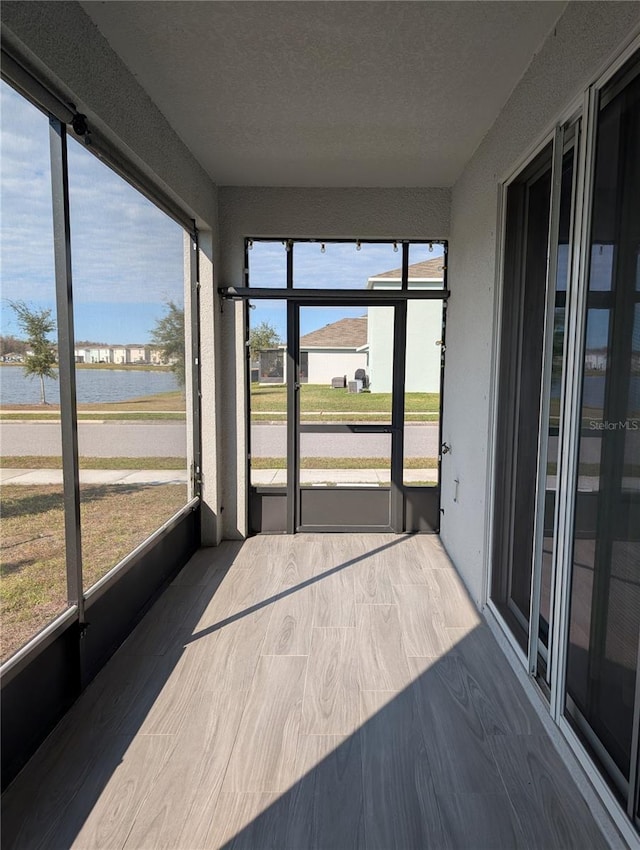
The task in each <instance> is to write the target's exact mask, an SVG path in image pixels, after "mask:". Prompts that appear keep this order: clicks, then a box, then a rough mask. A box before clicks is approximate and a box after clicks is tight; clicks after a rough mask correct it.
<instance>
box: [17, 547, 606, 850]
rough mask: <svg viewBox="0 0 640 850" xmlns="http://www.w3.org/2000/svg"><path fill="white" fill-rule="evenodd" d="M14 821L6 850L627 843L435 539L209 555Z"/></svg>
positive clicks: (104, 686)
mask: <svg viewBox="0 0 640 850" xmlns="http://www.w3.org/2000/svg"><path fill="white" fill-rule="evenodd" d="M2 814H3V818H2V846H3V848H4V850H13V848H16V850H17V849H18V848H21V849H22V848H24V850H31V848H33V849H34V850H35V848H50V849H51V850H63V849H64V848H78V850H79V849H80V848H82V850H94V848H95V850H98V848H126V850H159V848H177V849H178V850H201V848H202V849H203V850H204V848H207V850H217V848H224V850H231V848H246V850H269V848H273V850H361V849H362V850H413V848H415V850H418V848H419V850H427V849H428V850H432V848H433V850H435V848H446V850H456V848H460V850H489V848H490V849H491V850H500V848H505V850H514V848H532V850H533V848H540V850H567V848H576V850H584V848H587V847H588V848H590V850H597V849H598V848H605V847H607V844H606V842H605V840H604V838H602V837H601V835H600V832H599V830H598V827H597V825H596V823H595V822H594V820H593V818H592V816H591V814H590V812H589V810H588V808H587V805H586V804H585V802H584V800H583V798H582V797H581V795H580V794H579V792H578V790H577V789H576V787H575V785H574V783H573V781H572V780H571V778H570V776H569V774H568V772H567V770H566V768H565V767H564V765H563V764H562V761H561V760H560V757H559V756H558V754H557V753H556V751H555V749H554V747H553V746H552V744H551V742H550V740H549V738H548V736H547V735H546V733H545V731H544V729H543V727H542V725H541V724H540V722H539V720H538V718H537V716H536V714H535V712H534V711H533V709H532V708H531V706H530V705H529V703H528V701H527V699H526V697H525V695H524V693H523V691H522V689H521V687H520V685H519V683H518V681H517V679H516V677H515V675H514V674H513V671H512V670H511V668H510V667H509V665H508V663H507V661H506V660H505V658H504V657H503V656H502V654H501V652H500V650H499V648H498V646H497V644H496V643H495V640H494V638H493V636H492V635H491V633H490V631H489V629H488V628H487V626H486V625H484V624H483V621H482V619H481V618H480V617H479V615H478V613H477V611H476V609H475V607H474V605H473V604H472V603H471V601H470V600H469V598H468V596H467V594H466V592H465V589H464V586H463V584H462V582H461V581H460V579H459V577H458V575H457V574H456V572H455V570H454V569H453V567H452V566H451V563H450V562H449V560H448V558H447V556H446V554H445V552H444V550H443V548H442V545H441V543H440V541H439V540H438V538H437V537H430V536H413V537H412V536H395V535H390V534H389V535H384V534H371V535H337V534H327V535H312V534H307V535H296V536H295V537H277V536H271V537H268V536H264V537H256V538H253V539H251V540H248V541H246V542H244V543H232V542H225V543H223V544H222V546H220V547H219V548H218V549H208V550H202V551H200V552H198V553H197V554H196V555H195V557H194V558H193V559H192V560H191V561H190V562H189V564H188V565H187V566H186V567H185V569H184V570H183V571H182V572H181V573H180V575H179V576H178V577H177V578H176V580H175V581H174V583H173V584H172V586H171V587H170V588H169V589H168V591H167V593H165V594H164V595H163V596H162V597H161V598H160V599H159V601H158V602H157V604H156V605H155V607H154V608H153V609H152V610H151V611H150V613H149V614H148V615H147V616H146V617H145V618H144V620H143V621H142V622H141V623H140V625H139V626H138V628H137V629H136V630H135V632H134V633H133V634H132V635H131V636H130V638H129V639H128V640H127V641H126V643H125V644H124V645H123V646H122V647H121V649H120V650H119V651H118V652H117V653H116V655H115V656H114V658H113V659H112V660H111V661H110V662H109V664H108V665H107V666H106V667H105V668H104V670H103V671H102V672H101V673H100V674H99V676H98V677H97V678H96V679H95V681H94V682H93V683H92V684H91V685H90V686H89V687H88V689H87V690H86V691H85V693H84V694H83V695H82V697H81V698H80V700H79V701H78V702H77V703H76V704H75V705H74V707H73V708H72V709H71V711H70V712H69V713H68V714H67V715H66V716H65V718H64V719H63V720H62V722H61V723H60V724H59V726H58V727H57V728H56V730H55V731H54V732H53V734H52V735H51V736H50V737H49V738H48V739H47V741H46V742H45V744H44V745H43V746H42V747H41V748H40V750H39V751H38V752H37V753H36V755H35V756H34V758H33V759H32V760H31V762H30V763H29V764H28V765H27V767H26V768H25V769H24V770H23V772H22V773H21V774H20V776H19V777H18V778H17V780H16V781H15V782H14V783H13V785H12V786H11V787H10V788H9V789H8V791H7V792H6V793H5V795H4V798H3V812H2Z"/></svg>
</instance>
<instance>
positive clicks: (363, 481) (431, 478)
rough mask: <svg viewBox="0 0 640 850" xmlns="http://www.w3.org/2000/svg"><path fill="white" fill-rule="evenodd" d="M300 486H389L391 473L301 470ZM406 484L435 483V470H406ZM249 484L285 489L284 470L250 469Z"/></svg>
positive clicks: (436, 477) (363, 470)
mask: <svg viewBox="0 0 640 850" xmlns="http://www.w3.org/2000/svg"><path fill="white" fill-rule="evenodd" d="M300 477H301V483H302V484H335V485H341V484H355V485H361V486H366V485H367V484H374V485H376V484H389V483H390V480H391V473H390V471H389V470H388V469H302V470H301V471H300ZM404 481H405V483H406V484H415V483H417V482H419V481H428V482H429V483H433V484H435V483H437V481H438V470H437V469H407V470H405V473H404ZM251 483H252V484H253V485H254V486H258V487H285V486H286V484H287V471H286V469H252V470H251Z"/></svg>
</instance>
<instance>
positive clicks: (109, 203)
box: [0, 82, 184, 343]
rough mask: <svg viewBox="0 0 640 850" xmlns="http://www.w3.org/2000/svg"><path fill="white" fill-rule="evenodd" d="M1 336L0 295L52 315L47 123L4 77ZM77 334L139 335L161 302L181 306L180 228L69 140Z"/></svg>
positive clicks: (11, 326)
mask: <svg viewBox="0 0 640 850" xmlns="http://www.w3.org/2000/svg"><path fill="white" fill-rule="evenodd" d="M0 98H1V100H0V105H1V109H2V133H1V136H0V152H1V162H0V169H1V172H0V173H1V180H2V198H1V217H2V240H1V255H0V257H1V263H2V278H1V279H2V311H1V314H2V333H14V334H17V333H18V328H17V326H16V323H15V320H14V317H13V313H12V311H11V310H10V308H8V306H7V301H12V300H23V301H26V302H28V303H30V304H33V305H34V306H36V307H39V308H51V309H52V310H53V312H54V315H55V289H54V270H53V235H52V213H51V189H50V165H49V123H48V119H47V117H46V116H45V115H44V114H42V113H41V112H40V111H39V110H37V109H36V108H35V107H33V106H32V105H31V104H29V103H27V102H26V101H25V100H24V99H23V98H22V97H20V96H19V95H18V94H16V93H15V92H14V91H13V90H12V89H11V88H10V87H9V86H8V85H7V84H6V83H4V82H3V83H1V89H0ZM69 203H70V209H71V226H72V243H71V252H72V263H73V285H74V320H75V331H76V339H91V340H95V341H104V342H108V343H118V342H121V343H132V342H144V341H146V340H147V339H148V337H149V332H150V331H151V330H152V329H153V327H154V324H155V321H156V319H158V318H159V317H161V316H162V314H163V312H164V305H165V304H166V302H167V301H169V300H173V301H175V302H176V303H178V304H182V303H183V285H184V284H183V255H182V252H183V231H182V228H181V227H180V226H179V225H177V224H176V223H175V222H173V221H172V220H171V219H169V218H168V217H167V216H166V215H164V213H162V212H160V211H159V210H158V209H156V208H155V207H154V206H153V204H151V203H150V202H149V201H147V200H146V199H145V198H144V197H142V196H141V195H140V194H139V193H138V192H136V191H135V190H134V189H133V188H132V187H131V186H129V184H128V183H126V182H125V181H124V180H122V179H121V178H120V177H118V176H117V175H116V174H114V173H113V172H112V171H111V170H110V169H109V168H107V167H106V166H105V165H103V163H101V162H100V161H99V160H98V159H97V158H96V157H94V156H93V155H92V154H90V153H89V152H88V151H86V150H85V149H84V148H83V146H82V145H81V144H79V143H78V142H77V141H76V140H75V139H73V138H69Z"/></svg>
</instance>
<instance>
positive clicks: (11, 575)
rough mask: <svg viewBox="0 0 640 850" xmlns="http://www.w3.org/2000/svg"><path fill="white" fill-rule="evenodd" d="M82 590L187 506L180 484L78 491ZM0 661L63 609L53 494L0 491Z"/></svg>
mask: <svg viewBox="0 0 640 850" xmlns="http://www.w3.org/2000/svg"><path fill="white" fill-rule="evenodd" d="M80 497H81V529H82V554H83V570H84V587H85V588H89V587H91V586H92V585H93V584H95V582H96V581H98V579H99V578H101V577H102V576H103V575H104V574H105V573H106V572H108V570H110V569H111V567H114V566H115V565H116V564H117V563H118V561H120V560H122V558H124V557H125V556H126V555H127V554H128V553H129V552H131V551H132V550H133V549H135V548H136V546H138V545H139V544H140V543H142V542H143V541H144V540H145V539H146V538H147V537H148V536H149V535H150V534H151V533H152V532H153V531H155V529H157V528H159V527H160V526H161V525H162V524H163V523H164V522H166V520H167V519H169V518H170V517H171V516H172V515H173V514H174V513H175V512H176V511H178V510H179V509H180V508H181V507H182V506H183V505H184V504H185V502H186V497H187V492H186V488H185V486H184V485H183V484H182V485H180V484H162V485H155V486H154V485H137V486H134V485H113V486H109V485H101V486H95V485H81V487H80ZM0 510H1V515H2V519H1V520H0V528H1V530H2V543H1V547H0V556H1V559H0V570H1V575H2V582H1V583H0V613H1V616H2V659H4V658H6V657H7V656H8V655H10V654H11V653H13V652H14V651H15V650H16V649H18V648H19V647H20V646H22V645H23V644H24V643H25V642H26V641H27V640H29V639H30V638H31V637H32V636H33V635H35V634H36V633H37V632H38V631H39V630H40V629H42V628H43V627H44V626H46V625H47V623H49V622H51V620H52V619H53V618H54V617H55V616H56V615H58V614H60V613H62V612H63V611H64V610H65V608H66V607H67V580H66V566H65V544H64V500H63V494H62V488H61V487H59V486H53V485H51V486H34V487H28V486H24V485H22V486H17V485H16V486H11V485H4V486H3V487H2V488H0Z"/></svg>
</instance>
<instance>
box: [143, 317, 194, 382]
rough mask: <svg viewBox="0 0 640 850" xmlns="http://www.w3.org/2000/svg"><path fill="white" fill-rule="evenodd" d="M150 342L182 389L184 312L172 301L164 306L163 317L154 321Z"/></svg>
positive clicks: (183, 371)
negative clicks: (155, 347) (157, 349)
mask: <svg viewBox="0 0 640 850" xmlns="http://www.w3.org/2000/svg"><path fill="white" fill-rule="evenodd" d="M151 342H152V343H153V345H155V346H157V347H158V348H159V349H160V357H161V358H162V362H163V363H167V364H168V366H169V368H170V369H171V371H172V372H173V374H174V375H175V376H176V378H177V380H178V383H179V384H180V386H181V387H184V385H185V380H186V379H185V362H184V310H183V309H182V308H180V307H178V305H177V304H175V303H174V302H173V301H169V302H168V303H167V304H166V306H165V314H164V316H163V317H162V318H161V319H157V320H156V326H155V328H154V329H153V330H152V331H151Z"/></svg>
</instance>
